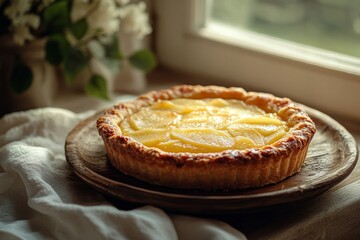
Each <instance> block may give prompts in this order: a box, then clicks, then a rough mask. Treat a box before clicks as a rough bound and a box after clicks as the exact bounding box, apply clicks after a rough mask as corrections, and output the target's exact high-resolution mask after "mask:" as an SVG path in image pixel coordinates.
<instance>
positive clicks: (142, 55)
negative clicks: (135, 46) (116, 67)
mask: <svg viewBox="0 0 360 240" xmlns="http://www.w3.org/2000/svg"><path fill="white" fill-rule="evenodd" d="M129 61H130V63H131V65H133V66H134V67H136V68H138V69H140V70H143V71H145V72H148V71H150V70H152V69H153V68H154V67H155V66H156V58H155V55H154V54H153V53H152V52H151V51H150V50H148V49H143V50H140V51H137V52H135V53H134V54H132V55H131V56H130V57H129Z"/></svg>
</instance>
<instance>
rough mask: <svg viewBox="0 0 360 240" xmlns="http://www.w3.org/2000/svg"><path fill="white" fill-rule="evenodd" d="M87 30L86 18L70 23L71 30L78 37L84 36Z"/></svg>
mask: <svg viewBox="0 0 360 240" xmlns="http://www.w3.org/2000/svg"><path fill="white" fill-rule="evenodd" d="M87 30H88V24H87V22H86V19H85V18H83V19H80V20H79V21H77V22H76V23H74V24H71V25H70V31H71V33H72V34H73V35H74V36H75V37H76V38H77V39H81V38H83V37H84V35H85V33H86V31H87Z"/></svg>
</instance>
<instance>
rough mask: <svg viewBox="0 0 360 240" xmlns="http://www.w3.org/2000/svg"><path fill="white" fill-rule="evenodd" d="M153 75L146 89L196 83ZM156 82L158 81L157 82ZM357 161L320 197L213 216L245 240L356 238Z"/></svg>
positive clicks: (359, 134)
mask: <svg viewBox="0 0 360 240" xmlns="http://www.w3.org/2000/svg"><path fill="white" fill-rule="evenodd" d="M169 76H174V75H172V74H170V75H169V74H168V73H162V72H160V73H159V72H156V73H154V74H153V75H150V77H149V84H148V88H147V89H146V91H147V90H153V89H159V88H166V87H168V86H171V85H174V84H178V83H199V82H195V81H192V79H191V77H184V78H180V77H173V78H172V81H167V80H164V79H167V78H168V77H169ZM159 79H160V80H159ZM132 98H134V95H127V94H124V93H123V94H120V95H118V96H117V97H116V98H114V99H113V102H104V101H101V100H96V99H92V98H89V97H86V96H84V95H79V94H77V93H67V94H62V95H59V96H58V98H57V99H56V101H55V103H54V107H62V108H66V109H69V110H72V111H74V112H83V111H86V110H99V109H103V108H105V107H109V106H111V105H112V104H113V103H114V102H118V101H123V100H129V99H132ZM334 119H335V120H337V121H338V122H339V123H341V124H342V125H343V126H344V127H345V128H346V129H347V130H348V131H349V132H350V133H351V134H352V135H353V137H354V138H355V140H356V142H357V145H358V148H359V149H360V123H359V122H351V121H343V120H340V119H339V118H334ZM359 162H360V159H359V160H358V163H357V165H356V166H355V168H354V170H353V171H352V173H351V174H350V175H349V176H348V177H347V178H346V179H345V180H343V181H342V182H341V183H339V184H338V185H336V186H335V187H333V188H331V189H330V190H328V191H326V192H325V193H323V194H321V195H320V196H318V197H316V198H313V199H308V200H305V201H302V202H296V203H294V204H290V205H281V206H278V207H274V208H270V209H266V210H261V211H259V212H256V211H255V212H250V213H242V214H237V215H231V216H224V217H217V218H218V219H220V220H222V221H225V222H227V223H229V224H230V225H232V226H233V227H235V228H237V229H239V230H240V231H242V232H243V233H244V234H245V235H246V236H247V237H248V238H249V239H277V240H278V239H360V163H359Z"/></svg>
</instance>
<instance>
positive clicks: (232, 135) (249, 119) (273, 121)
mask: <svg viewBox="0 0 360 240" xmlns="http://www.w3.org/2000/svg"><path fill="white" fill-rule="evenodd" d="M119 126H120V128H121V131H122V133H123V134H124V135H126V136H129V137H131V138H134V139H135V140H137V141H139V142H141V143H143V144H144V145H145V146H148V147H156V148H159V149H161V150H163V151H166V152H192V153H206V152H220V151H224V150H243V149H247V148H259V147H262V146H265V145H269V144H272V143H274V142H276V141H277V140H279V139H281V138H282V137H284V136H285V135H286V134H287V133H288V131H289V128H288V126H287V125H286V122H284V121H282V120H281V119H280V117H279V116H278V115H277V114H276V113H266V112H265V111H263V110H262V109H260V108H258V107H256V106H253V105H249V104H246V103H244V102H243V101H240V100H235V99H221V98H209V99H185V98H178V99H173V100H162V101H159V102H157V103H155V104H154V105H152V106H149V107H144V108H141V109H140V110H139V111H138V112H136V113H134V114H132V115H130V116H129V117H127V118H125V119H124V120H123V121H122V122H121V123H120V124H119Z"/></svg>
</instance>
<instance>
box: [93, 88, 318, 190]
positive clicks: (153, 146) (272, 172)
mask: <svg viewBox="0 0 360 240" xmlns="http://www.w3.org/2000/svg"><path fill="white" fill-rule="evenodd" d="M97 128H98V130H99V134H100V136H101V137H102V139H103V141H104V146H105V149H106V152H107V155H108V158H109V161H110V163H111V164H112V165H113V166H114V167H115V168H117V169H118V170H120V171H121V172H123V173H124V174H127V175H130V176H133V177H135V178H138V179H141V180H143V181H146V182H149V183H152V184H157V185H162V186H167V187H174V188H183V189H203V190H230V189H244V188H249V187H260V186H264V185H267V184H271V183H277V182H279V181H281V180H283V179H285V178H287V177H289V176H291V175H293V174H295V173H297V172H299V171H300V169H301V166H302V165H303V163H304V161H305V158H306V153H307V149H308V147H309V144H310V141H311V139H312V137H313V135H314V134H315V131H316V129H315V125H314V123H313V121H312V120H311V119H310V117H309V116H308V115H307V114H306V112H305V111H304V110H303V109H302V108H301V107H300V106H298V105H296V104H294V103H293V102H292V101H291V100H289V99H287V98H278V97H275V96H273V95H271V94H265V93H255V92H246V91H245V90H244V89H242V88H225V87H218V86H198V85H197V86H191V85H181V86H175V87H173V88H170V89H166V90H161V91H153V92H150V93H148V94H145V95H142V96H140V97H139V98H137V99H136V100H134V101H132V102H127V103H120V104H118V105H116V106H114V107H113V108H112V109H109V110H107V111H106V112H105V113H104V115H103V116H101V117H100V118H99V119H98V120H97Z"/></svg>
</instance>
